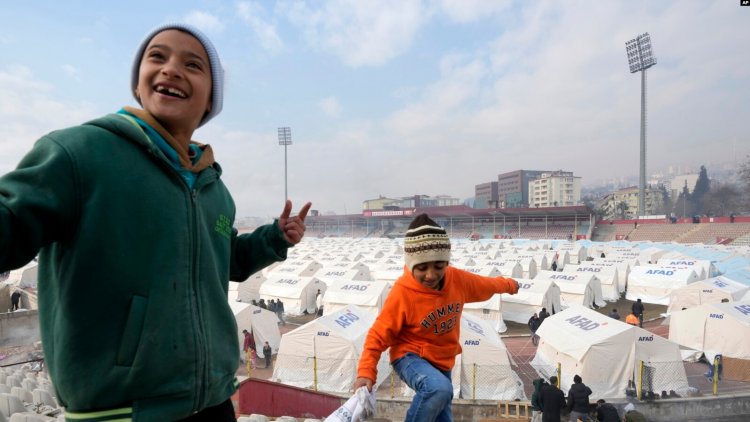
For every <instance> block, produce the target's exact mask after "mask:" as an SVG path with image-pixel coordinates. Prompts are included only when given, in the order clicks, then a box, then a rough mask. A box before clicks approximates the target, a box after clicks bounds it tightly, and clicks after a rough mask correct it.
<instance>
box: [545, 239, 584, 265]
mask: <svg viewBox="0 0 750 422" xmlns="http://www.w3.org/2000/svg"><path fill="white" fill-rule="evenodd" d="M557 249H558V251H559V252H560V255H563V251H564V252H567V253H568V256H567V259H566V260H564V263H565V264H568V263H570V264H578V263H579V262H581V261H585V260H586V257H587V256H588V250H587V249H586V248H585V247H584V246H583V245H582V244H581V243H579V242H564V243H560V244H559V245H558V247H557ZM550 265H551V264H550ZM557 265H558V267H559V266H560V261H558V262H557Z"/></svg>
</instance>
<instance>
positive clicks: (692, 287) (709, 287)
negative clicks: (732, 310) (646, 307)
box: [667, 276, 750, 313]
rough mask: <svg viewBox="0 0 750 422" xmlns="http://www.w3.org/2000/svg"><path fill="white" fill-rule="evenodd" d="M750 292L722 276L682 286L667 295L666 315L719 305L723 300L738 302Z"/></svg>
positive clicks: (742, 285)
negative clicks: (688, 309)
mask: <svg viewBox="0 0 750 422" xmlns="http://www.w3.org/2000/svg"><path fill="white" fill-rule="evenodd" d="M748 290H750V286H746V285H744V284H741V283H738V282H736V281H733V280H731V279H729V278H726V277H724V276H718V277H713V278H709V279H706V280H699V281H696V282H695V283H690V284H688V285H687V286H682V287H680V288H677V289H675V290H672V293H670V294H669V308H667V313H672V312H675V311H679V310H682V309H683V308H692V307H694V306H698V305H702V304H704V303H719V302H721V301H722V300H723V299H726V300H729V301H730V302H734V301H739V300H741V299H742V297H743V296H744V295H745V293H746V292H747V291H748Z"/></svg>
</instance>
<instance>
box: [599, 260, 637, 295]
mask: <svg viewBox="0 0 750 422" xmlns="http://www.w3.org/2000/svg"><path fill="white" fill-rule="evenodd" d="M637 262H638V261H637V260H636V259H631V258H625V257H618V256H613V255H608V256H607V257H606V258H596V259H594V261H593V263H595V264H597V265H614V266H615V267H617V290H618V291H619V292H620V293H624V292H625V288H626V286H627V283H628V275H629V274H630V267H632V266H633V265H636V264H637Z"/></svg>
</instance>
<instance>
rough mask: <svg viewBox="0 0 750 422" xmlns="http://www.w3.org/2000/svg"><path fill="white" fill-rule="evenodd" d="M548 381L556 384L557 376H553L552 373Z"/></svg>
mask: <svg viewBox="0 0 750 422" xmlns="http://www.w3.org/2000/svg"><path fill="white" fill-rule="evenodd" d="M549 383H550V384H552V385H557V377H556V376H554V375H552V376H551V377H549Z"/></svg>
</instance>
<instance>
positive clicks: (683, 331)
mask: <svg viewBox="0 0 750 422" xmlns="http://www.w3.org/2000/svg"><path fill="white" fill-rule="evenodd" d="M669 339H670V340H671V341H674V342H676V343H679V344H681V345H683V346H686V347H689V348H692V349H695V350H700V351H703V352H704V353H705V354H706V358H708V360H709V361H713V358H714V356H715V355H716V354H721V355H723V356H724V357H732V358H737V359H750V302H727V303H707V304H703V305H700V306H696V307H693V308H689V309H685V310H684V311H677V312H674V313H672V314H671V315H670V316H669Z"/></svg>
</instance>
